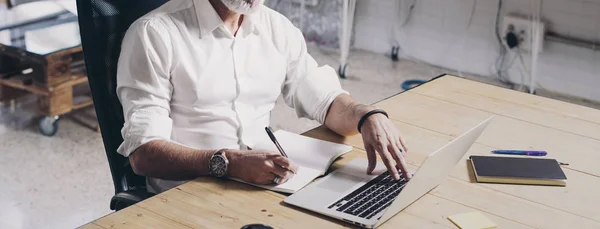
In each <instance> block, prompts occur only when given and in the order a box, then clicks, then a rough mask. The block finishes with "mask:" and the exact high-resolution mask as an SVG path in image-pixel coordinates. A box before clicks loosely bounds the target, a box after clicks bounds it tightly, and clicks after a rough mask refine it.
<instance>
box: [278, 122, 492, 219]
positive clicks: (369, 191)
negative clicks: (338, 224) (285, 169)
mask: <svg viewBox="0 0 600 229" xmlns="http://www.w3.org/2000/svg"><path fill="white" fill-rule="evenodd" d="M492 118H493V117H490V118H488V119H487V120H485V121H483V122H482V123H480V124H479V125H477V126H476V127H474V128H473V129H471V130H469V131H467V132H466V133H464V134H462V135H461V136H459V137H457V138H456V139H454V140H453V141H451V142H449V143H448V144H446V145H444V146H443V147H442V148H440V149H438V150H437V151H435V152H433V153H431V154H430V155H429V156H428V157H427V159H426V160H425V162H423V164H422V165H421V167H419V169H418V170H417V172H416V173H415V174H414V176H413V177H412V179H410V181H406V180H404V179H401V180H400V181H395V180H394V179H393V178H392V177H391V175H390V174H389V172H387V171H386V172H383V173H381V174H380V175H367V174H366V173H365V168H366V167H367V160H366V159H362V158H358V159H354V160H352V161H351V162H350V163H348V164H346V165H345V166H344V167H342V168H340V169H337V170H336V171H334V172H332V173H331V174H329V175H327V176H326V177H324V178H323V179H321V180H319V181H317V182H314V183H312V184H310V185H308V186H306V187H305V188H303V189H301V190H300V191H298V192H296V193H294V194H293V195H291V196H289V197H288V198H286V199H285V200H284V201H285V202H286V203H288V204H291V205H295V206H298V207H301V208H305V209H308V210H311V211H314V212H317V213H320V214H324V215H327V216H330V217H333V218H337V219H341V220H344V221H346V222H349V223H352V224H354V225H358V226H361V227H364V228H375V227H378V226H379V225H381V224H383V223H384V222H385V221H387V220H388V219H390V218H391V217H392V216H394V215H396V214H397V213H398V212H400V211H402V209H404V208H406V207H407V206H408V205H410V204H411V203H413V202H414V201H416V200H417V199H419V198H421V196H423V195H425V194H426V193H427V192H429V191H430V190H431V189H433V188H435V187H436V186H437V185H439V184H440V183H441V182H442V181H443V180H444V178H445V177H446V175H448V173H450V172H451V171H452V168H454V166H455V165H456V164H457V163H458V162H459V161H460V160H461V158H463V156H464V155H465V153H466V152H467V150H469V148H470V147H471V145H473V143H474V142H475V140H476V139H477V138H478V137H479V135H481V133H482V132H483V130H484V129H485V128H486V126H487V125H488V123H489V122H490V120H491V119H492ZM376 171H385V167H384V166H383V164H381V163H378V165H377V168H376Z"/></svg>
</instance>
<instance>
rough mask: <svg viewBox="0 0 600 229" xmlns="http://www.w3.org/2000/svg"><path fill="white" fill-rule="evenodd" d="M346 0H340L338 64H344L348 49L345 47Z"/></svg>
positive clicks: (346, 31) (346, 25)
mask: <svg viewBox="0 0 600 229" xmlns="http://www.w3.org/2000/svg"><path fill="white" fill-rule="evenodd" d="M348 1H349V0H342V32H341V34H340V65H341V66H343V65H344V64H346V58H348V53H347V52H348V50H347V49H346V47H347V46H346V40H347V38H346V37H347V33H348Z"/></svg>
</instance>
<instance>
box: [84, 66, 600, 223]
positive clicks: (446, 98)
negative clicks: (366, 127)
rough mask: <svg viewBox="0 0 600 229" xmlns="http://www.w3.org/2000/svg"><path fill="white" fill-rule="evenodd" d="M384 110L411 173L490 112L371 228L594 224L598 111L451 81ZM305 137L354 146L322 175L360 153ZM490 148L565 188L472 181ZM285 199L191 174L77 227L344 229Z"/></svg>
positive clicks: (599, 201) (358, 147)
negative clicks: (559, 170)
mask: <svg viewBox="0 0 600 229" xmlns="http://www.w3.org/2000/svg"><path fill="white" fill-rule="evenodd" d="M376 106H378V107H380V108H383V109H386V110H387V111H388V112H389V114H390V118H391V119H392V120H393V121H394V122H395V123H396V124H397V126H398V127H399V128H400V130H401V131H402V132H403V134H404V136H405V137H406V140H407V142H408V144H409V157H408V161H409V164H410V166H412V167H413V169H416V168H417V167H418V166H419V164H421V163H422V162H423V160H424V158H425V157H426V155H428V154H429V153H431V152H433V151H434V150H436V149H438V148H439V147H441V146H442V145H443V144H445V143H446V142H448V141H450V140H452V139H453V138H454V137H456V136H458V135H459V134H461V133H463V132H465V131H467V130H469V129H470V128H472V127H473V126H475V125H476V124H478V123H479V122H481V121H483V120H485V119H486V118H488V117H489V116H490V115H493V114H495V115H496V118H495V119H494V120H493V121H492V123H490V125H489V126H488V128H487V130H486V131H485V132H484V133H483V134H482V136H481V137H480V138H479V139H478V140H477V142H476V143H475V144H474V145H473V147H472V148H471V149H470V150H469V152H468V153H467V156H465V160H464V161H463V162H460V163H459V164H458V165H457V166H456V167H455V169H454V171H453V172H452V173H451V174H449V176H448V177H447V179H446V180H445V182H444V183H442V184H441V185H439V186H438V187H437V188H435V189H433V190H432V191H431V192H429V193H428V194H426V195H425V196H423V197H422V198H421V199H419V200H418V201H416V202H415V203H413V204H412V205H411V206H409V207H408V208H406V209H405V210H403V211H402V212H400V213H399V214H398V215H396V216H395V217H394V218H392V219H390V220H389V221H388V222H387V223H385V224H384V225H382V226H381V228H456V227H455V226H454V225H453V224H452V223H451V222H450V221H448V220H447V219H446V217H447V216H449V215H453V214H457V213H465V212H471V211H479V212H482V213H483V214H484V215H486V216H487V217H489V218H490V219H491V220H492V221H494V222H495V223H496V224H498V225H499V227H500V228H600V191H599V188H600V165H599V164H600V111H599V110H595V109H591V108H587V107H582V106H578V105H574V104H569V103H564V102H560V101H556V100H550V99H547V98H542V97H538V96H533V95H529V94H525V93H519V92H516V91H511V90H507V89H503V88H499V87H495V86H490V85H486V84H482V83H478V82H474V81H470V80H466V79H461V78H457V77H453V76H444V77H439V78H437V79H435V80H433V81H431V82H429V83H426V84H424V85H422V86H419V87H417V88H414V89H412V90H410V91H406V92H404V93H401V94H399V95H397V96H393V97H391V98H388V99H386V100H384V101H381V102H379V103H377V104H376ZM305 135H308V136H311V137H315V138H320V139H325V140H329V141H334V142H341V143H346V144H350V145H352V146H354V150H353V151H352V152H351V153H349V154H348V155H346V156H345V157H344V158H343V159H342V160H339V161H338V162H336V163H335V164H334V166H333V168H332V169H335V168H338V167H339V166H340V165H342V164H344V163H346V162H348V161H349V160H351V159H352V158H354V157H364V149H363V145H362V142H361V138H360V137H359V136H352V137H348V138H343V137H340V136H338V135H336V134H334V133H333V132H331V131H329V130H327V129H325V128H322V127H319V128H316V129H314V130H311V131H309V132H307V133H305ZM493 149H543V150H547V151H548V152H549V155H548V157H550V158H556V159H557V160H558V161H561V162H566V163H569V164H570V166H565V167H563V169H564V172H565V174H566V175H567V177H568V181H567V187H548V186H529V185H503V184H483V183H482V184H480V183H475V182H473V178H472V174H471V172H470V171H469V169H467V162H466V158H467V157H468V155H479V154H489V152H490V150H493ZM283 198H285V195H282V194H278V193H275V192H270V191H264V190H260V189H257V188H254V187H250V186H248V185H244V184H241V183H237V182H233V181H217V180H215V179H212V178H207V177H203V178H198V179H196V180H194V181H191V182H188V183H186V184H183V185H181V186H179V187H176V188H174V189H171V190H169V191H167V192H164V193H161V194H159V195H157V196H155V197H153V198H150V199H148V200H145V201H143V202H141V203H139V204H137V205H135V206H131V207H129V208H126V209H124V210H121V211H119V212H116V213H113V214H110V215H108V216H105V217H103V218H100V219H98V220H95V221H93V222H91V223H90V224H87V225H84V226H83V228H240V227H241V226H242V225H245V224H249V223H265V224H269V225H272V226H275V227H278V228H306V227H308V228H335V227H344V226H346V227H347V226H350V225H348V224H345V223H343V222H340V221H338V220H332V219H328V218H326V217H323V216H320V215H317V214H314V213H310V212H307V211H304V210H302V209H299V208H296V207H292V206H289V205H286V204H284V203H283V202H282V200H283Z"/></svg>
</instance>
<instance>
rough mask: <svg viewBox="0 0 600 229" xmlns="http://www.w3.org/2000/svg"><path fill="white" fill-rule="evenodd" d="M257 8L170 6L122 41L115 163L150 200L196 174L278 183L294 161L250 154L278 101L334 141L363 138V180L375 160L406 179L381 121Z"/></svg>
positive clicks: (247, 1) (214, 0)
mask: <svg viewBox="0 0 600 229" xmlns="http://www.w3.org/2000/svg"><path fill="white" fill-rule="evenodd" d="M263 1H264V0H171V1H169V2H167V3H165V4H164V5H163V6H161V7H159V8H158V9H156V10H154V11H152V12H150V13H149V14H147V15H145V16H143V17H142V18H140V19H138V20H137V21H136V22H134V23H133V24H132V25H131V27H130V28H129V30H128V31H127V33H126V35H125V37H124V39H123V44H122V51H121V56H120V58H119V65H118V73H117V94H118V96H119V99H120V100H121V103H122V104H123V112H124V116H125V125H124V127H123V129H122V135H123V139H124V142H123V143H122V145H121V146H120V147H119V149H118V152H119V153H120V154H122V155H124V156H126V157H129V161H130V162H131V165H132V168H133V170H134V171H135V172H136V173H137V174H139V175H143V176H146V177H148V180H147V183H148V190H150V191H152V192H162V191H164V190H166V189H169V188H171V187H174V186H176V185H178V184H181V183H182V182H183V181H185V180H189V179H193V178H196V177H198V176H204V175H213V176H216V177H223V176H230V177H234V178H238V179H241V180H244V181H247V182H252V183H257V184H269V183H283V182H285V181H287V180H288V179H289V178H291V177H292V176H293V174H294V173H295V171H296V169H297V166H296V165H295V164H294V162H293V161H290V160H288V159H287V158H285V157H283V156H281V155H280V154H279V153H278V152H265V151H259V150H252V149H251V148H250V147H251V146H252V145H253V144H255V143H256V141H257V139H258V137H257V136H261V135H265V132H264V128H265V126H268V125H269V120H270V112H271V110H272V109H273V108H274V106H275V102H276V100H277V98H278V97H279V96H280V95H282V96H283V98H284V100H285V102H286V104H288V105H289V106H291V107H293V108H294V109H295V110H296V113H297V115H298V116H299V117H307V118H312V119H315V120H317V121H319V122H320V123H322V124H325V125H326V126H327V127H328V128H330V129H331V130H333V131H335V132H337V133H339V134H341V135H353V134H356V133H357V132H362V137H363V140H364V142H365V147H366V149H367V155H368V159H369V166H368V168H367V172H369V173H370V172H372V171H373V169H374V167H375V163H376V157H377V156H376V154H377V153H378V154H379V155H380V157H381V158H382V160H383V161H384V163H385V164H386V166H387V168H388V170H389V171H390V172H391V174H392V175H393V176H394V177H395V178H396V179H399V177H400V176H399V174H400V173H399V172H398V171H399V170H400V171H402V172H403V174H406V175H405V176H407V178H410V174H409V173H408V172H407V170H406V168H407V167H406V163H405V160H404V157H405V155H406V144H405V143H404V140H403V139H402V138H401V136H400V132H399V131H398V129H397V128H396V127H395V126H394V125H393V124H392V122H391V121H390V120H388V119H387V117H386V114H385V112H382V111H380V110H375V109H374V108H373V107H370V106H366V105H362V104H359V103H357V102H355V101H354V100H353V99H352V98H351V97H350V96H349V95H348V93H347V92H345V91H344V90H342V88H341V86H340V83H339V81H338V78H337V75H336V73H335V71H334V70H333V69H332V68H331V67H329V66H321V67H319V66H318V65H317V63H316V62H315V60H314V59H313V58H312V57H311V56H310V55H309V54H308V53H307V50H306V42H305V41H304V39H303V36H302V33H301V32H300V30H298V29H297V28H296V27H294V26H293V25H292V23H291V22H290V21H289V20H288V19H287V18H285V17H284V16H282V15H281V14H279V13H277V12H275V11H273V10H271V9H269V8H267V7H265V6H263ZM361 119H362V122H360V121H361ZM359 122H360V124H359ZM357 126H359V127H358V128H357Z"/></svg>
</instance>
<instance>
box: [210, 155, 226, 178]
mask: <svg viewBox="0 0 600 229" xmlns="http://www.w3.org/2000/svg"><path fill="white" fill-rule="evenodd" d="M228 168H229V160H227V157H226V156H225V149H222V150H219V151H217V152H216V153H215V154H213V155H212V157H210V160H209V161H208V169H209V171H210V175H212V176H215V177H224V176H225V175H227V170H228Z"/></svg>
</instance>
